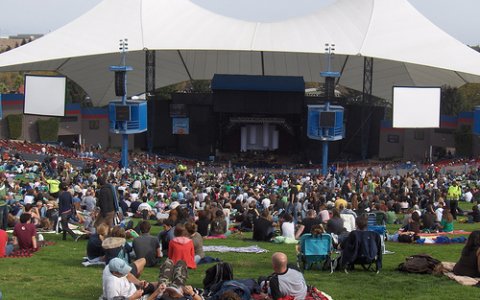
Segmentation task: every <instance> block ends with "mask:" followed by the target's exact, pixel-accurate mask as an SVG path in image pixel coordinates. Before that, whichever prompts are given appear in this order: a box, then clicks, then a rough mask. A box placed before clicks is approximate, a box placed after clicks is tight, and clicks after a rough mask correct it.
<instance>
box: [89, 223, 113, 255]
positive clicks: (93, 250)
mask: <svg viewBox="0 0 480 300" xmlns="http://www.w3.org/2000/svg"><path fill="white" fill-rule="evenodd" d="M108 231H109V228H108V225H107V224H105V223H102V224H100V225H98V227H97V232H96V233H94V234H91V235H90V237H89V238H88V242H87V257H88V259H89V260H91V261H92V260H100V261H103V260H105V257H104V256H105V250H104V249H103V247H102V243H103V241H104V240H105V239H106V238H107V236H108Z"/></svg>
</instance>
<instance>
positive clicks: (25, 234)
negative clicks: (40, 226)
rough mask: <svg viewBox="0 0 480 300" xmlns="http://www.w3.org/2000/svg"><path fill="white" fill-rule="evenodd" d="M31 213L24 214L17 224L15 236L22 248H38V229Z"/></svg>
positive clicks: (14, 230) (14, 231) (14, 229)
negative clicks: (32, 221)
mask: <svg viewBox="0 0 480 300" xmlns="http://www.w3.org/2000/svg"><path fill="white" fill-rule="evenodd" d="M31 217H32V216H31V215H30V214H22V215H21V216H20V223H17V224H15V227H14V228H13V236H14V237H15V238H16V240H17V244H18V247H19V248H20V249H34V250H36V249H38V247H37V229H36V228H35V225H33V224H32V223H31Z"/></svg>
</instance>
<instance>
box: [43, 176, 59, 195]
mask: <svg viewBox="0 0 480 300" xmlns="http://www.w3.org/2000/svg"><path fill="white" fill-rule="evenodd" d="M41 176H42V180H43V181H44V182H46V183H47V184H48V193H49V194H50V196H52V197H54V198H58V193H59V192H60V180H58V179H57V178H49V179H47V178H45V175H44V174H43V172H42V173H41Z"/></svg>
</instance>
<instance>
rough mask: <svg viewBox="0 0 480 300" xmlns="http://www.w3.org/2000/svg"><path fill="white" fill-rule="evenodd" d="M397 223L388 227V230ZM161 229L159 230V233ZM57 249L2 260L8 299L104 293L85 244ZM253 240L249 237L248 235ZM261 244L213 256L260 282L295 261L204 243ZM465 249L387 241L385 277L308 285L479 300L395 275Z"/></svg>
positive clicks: (198, 274) (367, 295)
mask: <svg viewBox="0 0 480 300" xmlns="http://www.w3.org/2000/svg"><path fill="white" fill-rule="evenodd" d="M397 228H398V225H391V226H389V231H390V232H392V231H393V230H396V229H397ZM455 229H464V230H468V231H471V230H475V229H479V226H478V225H477V224H455ZM159 230H160V227H157V226H154V227H153V233H154V234H156V233H157V232H158V231H159ZM44 236H45V238H46V239H47V240H54V241H56V245H54V246H49V247H46V248H43V249H41V250H40V251H39V252H38V253H36V254H35V255H34V256H33V257H31V258H6V259H0V290H1V291H2V292H3V296H4V299H7V300H10V299H20V300H21V299H98V297H99V296H100V295H101V293H102V285H101V281H102V279H101V278H102V268H101V267H98V266H92V267H88V268H85V267H83V266H82V265H81V259H82V257H83V256H84V255H85V249H86V243H87V242H86V241H85V240H81V241H79V242H77V243H75V242H73V241H72V240H71V238H70V237H69V240H67V241H61V236H60V235H44ZM245 237H249V235H248V234H247V235H245ZM252 244H256V245H258V246H260V247H263V248H265V249H268V250H269V252H268V253H264V254H238V253H224V254H221V253H208V255H210V256H214V257H219V258H221V259H222V260H224V261H228V262H230V263H232V265H233V269H234V274H235V277H236V278H255V279H256V278H258V277H259V276H261V275H267V274H270V273H271V263H270V257H271V254H272V253H273V252H275V251H282V252H285V253H287V254H288V257H289V260H290V262H295V260H296V256H295V246H293V245H278V244H273V243H262V242H253V241H249V240H244V239H240V238H237V237H230V238H229V239H227V240H205V245H228V246H238V247H242V246H249V245H252ZM462 248H463V245H458V244H457V245H409V244H399V243H391V242H387V249H388V250H390V251H394V252H395V254H390V255H385V256H384V260H383V270H382V272H381V273H380V274H374V273H371V272H365V271H360V270H357V271H352V272H351V273H349V274H345V273H343V272H338V271H337V272H335V273H333V274H329V273H328V272H322V271H317V270H310V271H305V278H306V280H307V283H308V284H312V285H315V286H317V287H318V288H319V289H321V290H323V291H325V292H327V293H328V294H330V295H331V296H332V297H333V298H334V299H402V298H405V297H408V298H409V299H436V298H437V299H477V298H478V295H479V290H478V289H477V288H474V287H464V286H461V285H459V284H457V283H456V282H454V281H451V280H449V279H448V278H446V277H435V276H431V275H414V274H404V273H399V272H397V271H395V268H396V267H397V266H398V264H399V263H401V262H403V261H404V259H405V257H407V256H409V255H411V254H417V253H427V254H430V255H432V256H433V257H435V258H437V259H440V260H442V261H457V260H458V258H459V256H460V251H461V249H462ZM210 266H211V264H209V265H200V266H199V267H198V269H197V270H194V271H190V272H189V280H188V282H189V283H190V284H192V285H194V286H197V287H201V286H202V280H203V275H204V273H205V270H206V269H207V268H208V267H210ZM157 277H158V269H157V268H148V269H146V271H145V272H144V274H143V275H142V279H146V280H149V281H154V280H156V278H157Z"/></svg>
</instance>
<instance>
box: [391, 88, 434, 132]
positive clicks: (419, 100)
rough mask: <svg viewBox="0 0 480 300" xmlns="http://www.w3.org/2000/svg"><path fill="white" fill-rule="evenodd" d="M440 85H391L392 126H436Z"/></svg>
mask: <svg viewBox="0 0 480 300" xmlns="http://www.w3.org/2000/svg"><path fill="white" fill-rule="evenodd" d="M440 96H441V88H440V87H399V86H394V87H393V127H394V128H438V127H439V126H440Z"/></svg>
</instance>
